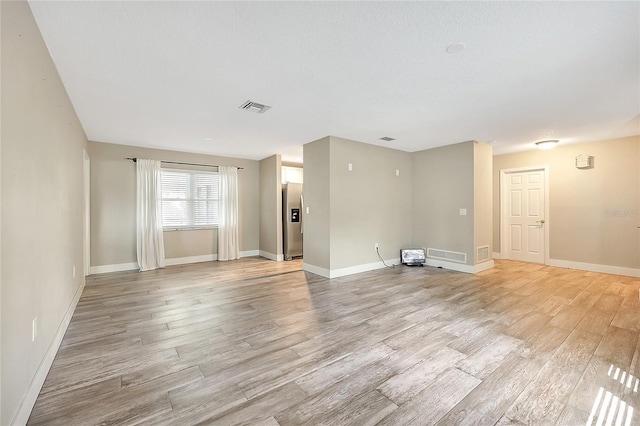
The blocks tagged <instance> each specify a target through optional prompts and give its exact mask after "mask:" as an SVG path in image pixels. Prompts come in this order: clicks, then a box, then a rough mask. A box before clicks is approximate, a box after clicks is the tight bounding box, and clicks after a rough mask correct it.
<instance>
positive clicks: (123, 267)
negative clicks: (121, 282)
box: [89, 262, 140, 275]
mask: <svg viewBox="0 0 640 426" xmlns="http://www.w3.org/2000/svg"><path fill="white" fill-rule="evenodd" d="M136 269H140V267H139V266H138V263H137V262H131V263H118V264H115V265H100V266H92V267H91V268H89V273H90V274H91V275H95V274H107V273H109V272H121V271H133V270H136Z"/></svg>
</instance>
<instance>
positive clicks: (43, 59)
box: [0, 1, 87, 425]
mask: <svg viewBox="0 0 640 426" xmlns="http://www.w3.org/2000/svg"><path fill="white" fill-rule="evenodd" d="M0 8H1V10H2V13H1V15H2V18H1V19H2V22H1V24H2V58H1V61H0V62H1V67H2V82H1V86H2V134H1V138H2V159H1V161H2V164H1V167H0V170H1V174H2V177H1V184H2V189H1V194H2V213H1V215H2V224H1V237H2V241H1V245H2V247H3V250H2V254H1V256H2V259H1V263H2V271H1V274H2V278H1V283H2V288H1V293H2V300H1V303H2V309H1V314H2V321H1V322H2V332H1V336H2V350H1V352H2V355H1V362H2V365H1V371H2V373H1V375H2V385H1V387H2V404H1V405H2V409H1V411H2V413H1V418H0V424H3V425H8V424H10V423H11V421H12V419H13V418H14V416H15V415H16V413H17V412H18V409H19V406H20V404H21V402H22V401H23V398H24V397H25V393H26V392H27V390H28V388H29V386H30V383H31V381H32V380H33V379H34V376H35V374H36V371H37V369H38V367H39V366H40V364H41V363H42V362H43V359H44V358H45V354H46V353H47V351H48V350H49V348H50V346H51V345H52V344H53V342H54V339H55V336H56V333H57V331H58V328H59V327H60V326H61V324H63V320H64V317H65V314H66V313H67V311H68V310H69V309H70V307H71V305H72V302H73V298H74V295H75V293H76V291H77V290H78V289H79V288H80V286H81V285H82V282H83V277H82V270H83V268H82V259H83V257H82V220H83V216H82V211H83V208H82V207H83V205H82V204H83V202H82V196H83V194H82V161H83V153H82V150H83V148H85V147H86V144H87V140H86V137H85V134H84V132H83V130H82V127H81V126H80V123H79V121H78V118H77V117H76V114H75V112H74V109H73V107H72V105H71V102H70V101H69V98H68V96H67V93H66V91H65V89H64V86H63V85H62V82H61V81H60V78H59V76H58V73H57V71H56V68H55V66H54V64H53V62H52V60H51V58H50V56H49V52H48V50H47V47H46V46H45V44H44V42H43V40H42V37H41V35H40V32H39V30H38V28H37V26H36V23H35V22H34V20H33V16H32V14H31V11H30V9H29V6H28V4H27V3H26V2H23V1H20V2H13V1H12V2H0ZM73 267H75V268H76V276H75V278H74V277H73V273H72V269H73ZM35 317H38V336H37V338H36V340H35V342H32V341H31V324H32V320H33V319H34V318H35ZM54 349H55V347H54ZM28 408H30V407H28Z"/></svg>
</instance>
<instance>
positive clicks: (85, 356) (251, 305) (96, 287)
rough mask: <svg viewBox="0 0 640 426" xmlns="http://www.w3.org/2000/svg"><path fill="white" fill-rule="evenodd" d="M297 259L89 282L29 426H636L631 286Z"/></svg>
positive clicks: (557, 272)
mask: <svg viewBox="0 0 640 426" xmlns="http://www.w3.org/2000/svg"><path fill="white" fill-rule="evenodd" d="M300 266H301V264H300V261H292V262H272V261H268V260H264V259H259V258H247V259H242V260H239V261H233V262H226V263H221V262H209V263H201V264H194V265H185V266H174V267H168V268H166V269H165V270H159V271H151V272H144V273H137V272H127V273H112V274H104V275H97V276H92V277H89V278H88V282H87V286H86V287H85V290H84V293H83V294H82V297H81V299H80V301H79V303H78V307H77V309H76V311H75V313H74V315H73V318H72V320H71V323H70V325H69V329H68V331H67V333H66V335H65V337H64V340H63V342H62V346H61V348H60V350H59V352H58V354H57V356H56V358H55V361H54V363H53V366H52V368H51V371H50V373H49V375H48V377H47V379H46V381H45V383H44V386H43V388H42V391H41V393H40V396H39V397H38V399H37V401H36V404H35V407H34V409H33V412H32V414H31V418H30V419H29V424H30V425H45V424H46V425H65V426H72V425H115V424H126V425H133V424H146V425H196V424H213V425H235V424H255V425H264V426H277V425H280V426H286V425H347V424H352V425H376V424H380V425H431V424H437V425H458V424H469V425H509V424H510V425H522V424H561V425H574V424H575V425H578V424H581V425H585V424H589V425H590V424H593V425H595V424H604V423H606V422H607V421H609V423H607V424H621V425H625V424H628V425H630V424H640V420H639V419H640V413H638V410H639V409H640V396H639V393H638V391H639V380H638V377H639V376H640V342H639V338H638V335H639V332H640V300H639V289H640V279H637V278H630V277H622V276H615V275H606V274H597V273H590V272H582V271H574V270H568V269H560V268H552V267H545V266H541V265H532V264H525V263H519V262H512V261H497V262H496V267H495V268H493V269H491V270H488V271H485V272H483V273H480V274H477V275H468V274H462V273H455V272H450V271H446V270H442V269H437V268H430V267H425V268H411V267H402V266H401V267H395V268H393V269H384V270H378V271H372V272H367V273H363V274H358V275H352V276H348V277H343V278H339V279H333V280H328V279H324V278H322V277H319V276H316V275H313V274H309V273H305V272H303V271H301V270H300Z"/></svg>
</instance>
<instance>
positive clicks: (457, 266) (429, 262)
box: [425, 258, 495, 274]
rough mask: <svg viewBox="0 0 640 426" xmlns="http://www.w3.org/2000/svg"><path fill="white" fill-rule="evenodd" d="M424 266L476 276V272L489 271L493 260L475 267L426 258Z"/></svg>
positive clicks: (492, 265)
mask: <svg viewBox="0 0 640 426" xmlns="http://www.w3.org/2000/svg"><path fill="white" fill-rule="evenodd" d="M425 264H426V265H427V266H435V267H436V268H437V267H440V268H443V269H449V270H451V271H458V272H465V273H467V274H477V273H478V272H482V271H486V270H487V269H491V268H493V267H494V265H495V264H494V262H493V260H488V261H486V262H482V263H478V264H477V265H467V264H464V263H456V262H448V261H446V260H439V259H431V258H427V260H426V262H425Z"/></svg>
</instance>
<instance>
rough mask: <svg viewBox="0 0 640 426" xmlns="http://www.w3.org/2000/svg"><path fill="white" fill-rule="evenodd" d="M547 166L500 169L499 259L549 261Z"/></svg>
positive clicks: (545, 263)
mask: <svg viewBox="0 0 640 426" xmlns="http://www.w3.org/2000/svg"><path fill="white" fill-rule="evenodd" d="M549 219H550V218H549V176H548V166H538V167H527V168H519V169H507V170H501V171H500V252H501V257H502V258H503V259H512V260H519V261H522V262H531V263H540V264H543V265H548V264H549Z"/></svg>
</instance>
